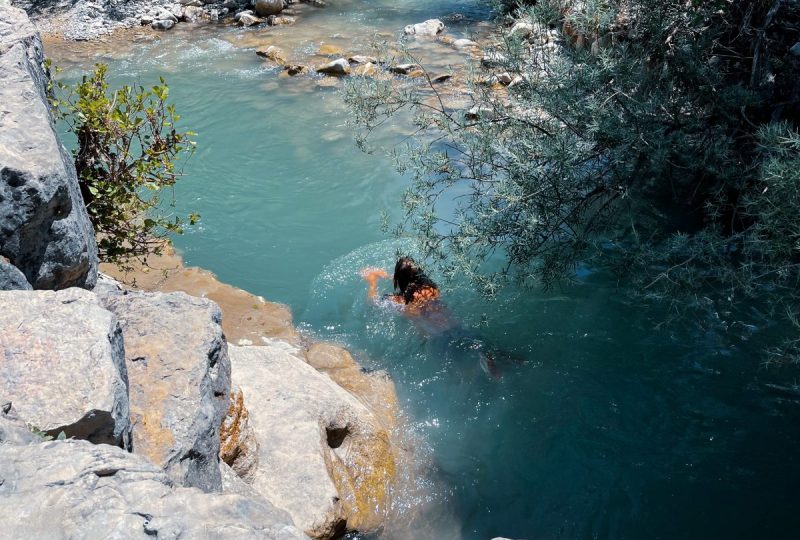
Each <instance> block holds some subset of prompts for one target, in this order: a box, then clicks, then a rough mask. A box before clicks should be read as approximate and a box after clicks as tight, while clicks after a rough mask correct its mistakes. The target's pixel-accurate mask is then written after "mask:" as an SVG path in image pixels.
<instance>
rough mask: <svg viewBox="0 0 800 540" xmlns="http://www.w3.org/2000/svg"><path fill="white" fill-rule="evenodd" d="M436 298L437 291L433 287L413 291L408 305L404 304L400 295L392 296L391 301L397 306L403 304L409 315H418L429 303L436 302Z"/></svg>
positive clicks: (437, 296) (437, 295)
mask: <svg viewBox="0 0 800 540" xmlns="http://www.w3.org/2000/svg"><path fill="white" fill-rule="evenodd" d="M438 298H439V289H436V288H435V287H422V288H421V289H420V290H418V291H415V292H414V297H413V299H412V300H411V302H409V303H408V304H406V301H405V299H404V298H403V297H402V295H399V294H396V295H392V300H394V301H395V302H397V303H398V304H405V306H406V312H407V313H408V314H409V315H416V314H418V313H420V312H421V311H422V310H423V308H425V306H426V305H427V304H428V303H429V302H432V301H433V300H437V299H438Z"/></svg>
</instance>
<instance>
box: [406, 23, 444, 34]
mask: <svg viewBox="0 0 800 540" xmlns="http://www.w3.org/2000/svg"><path fill="white" fill-rule="evenodd" d="M443 30H444V23H443V22H442V21H440V20H439V19H428V20H427V21H425V22H421V23H417V24H409V25H408V26H406V28H405V33H406V34H407V35H415V36H435V35H437V34H439V33H440V32H442V31H443Z"/></svg>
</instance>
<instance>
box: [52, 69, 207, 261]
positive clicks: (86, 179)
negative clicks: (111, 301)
mask: <svg viewBox="0 0 800 540" xmlns="http://www.w3.org/2000/svg"><path fill="white" fill-rule="evenodd" d="M106 74H107V66H105V65H104V64H97V65H96V66H95V69H94V71H93V72H92V73H91V74H89V75H87V76H84V77H83V79H82V81H81V82H80V83H77V84H76V85H74V86H67V85H63V84H58V83H56V84H55V85H54V87H53V88H52V92H51V94H52V97H51V103H52V106H53V109H54V111H55V113H56V116H57V117H58V118H59V119H61V120H63V121H64V122H65V124H66V125H67V126H68V130H69V131H70V132H72V133H74V134H75V136H76V137H77V147H76V148H75V150H74V152H73V154H74V156H75V168H76V169H77V172H78V182H79V185H80V189H81V194H82V195H83V200H84V202H85V204H86V209H87V210H88V213H89V218H90V219H91V222H92V225H94V228H95V232H96V234H97V238H98V248H99V251H100V258H101V260H102V261H104V262H111V263H122V264H123V265H124V264H125V261H127V260H130V259H131V258H139V259H143V258H144V257H146V256H147V255H148V254H151V253H160V250H161V248H162V247H163V246H164V245H165V243H166V242H168V238H169V235H170V234H173V233H181V232H182V227H183V225H184V223H185V222H186V221H188V222H189V223H194V222H195V221H196V220H197V218H198V216H197V215H195V214H190V215H189V216H187V218H186V219H182V218H181V217H179V216H177V215H174V214H170V213H169V209H170V208H174V206H175V200H174V193H173V192H172V187H173V186H174V185H175V182H176V181H177V179H178V178H179V176H180V174H181V173H180V169H179V165H181V164H182V163H183V161H184V159H185V158H187V157H188V156H190V155H191V154H192V153H193V152H194V142H192V141H191V140H190V137H191V136H192V135H193V133H191V132H183V133H182V132H179V131H177V130H176V128H175V124H176V122H177V121H178V120H179V119H180V117H179V116H178V115H177V114H176V112H175V107H174V105H172V104H168V103H167V98H168V96H169V88H168V87H167V85H166V83H165V82H164V80H163V79H161V81H160V84H158V85H156V86H153V87H152V88H150V89H145V88H144V87H141V86H139V87H131V86H122V87H121V88H118V89H115V90H112V89H111V88H109V84H108V81H107V79H106ZM165 190H167V192H168V193H169V195H170V199H169V201H168V202H167V203H166V206H165V203H164V201H162V195H163V193H164V192H165Z"/></svg>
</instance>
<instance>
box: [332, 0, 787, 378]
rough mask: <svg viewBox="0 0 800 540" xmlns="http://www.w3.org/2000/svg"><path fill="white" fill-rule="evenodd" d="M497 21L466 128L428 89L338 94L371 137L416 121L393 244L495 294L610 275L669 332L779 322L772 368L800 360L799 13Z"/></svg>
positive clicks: (591, 9)
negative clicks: (403, 113)
mask: <svg viewBox="0 0 800 540" xmlns="http://www.w3.org/2000/svg"><path fill="white" fill-rule="evenodd" d="M501 23H502V28H501V29H500V30H499V31H498V34H497V36H496V40H495V43H494V45H493V46H492V47H490V48H489V49H488V50H486V51H484V56H483V61H482V66H481V67H479V68H476V73H475V76H474V84H473V85H472V88H471V90H472V92H473V96H474V103H473V104H472V105H471V107H470V110H469V112H468V113H466V114H465V113H464V111H463V110H459V109H456V108H454V107H452V106H450V105H449V104H448V102H447V100H446V99H443V98H442V96H441V95H440V94H439V93H438V92H437V87H436V86H435V85H434V84H427V85H423V86H420V85H416V86H414V85H408V86H403V87H398V86H397V85H392V84H391V83H390V82H381V81H370V80H359V81H356V82H354V83H352V84H351V85H350V87H349V88H348V91H347V94H346V97H347V100H348V102H349V103H350V105H351V106H352V107H353V110H354V111H355V116H356V119H357V120H358V122H359V123H360V124H362V125H363V126H364V127H365V128H366V130H367V132H368V131H369V130H371V129H375V128H376V127H377V126H379V125H380V124H381V123H382V122H383V121H385V119H386V117H387V116H391V115H393V114H395V113H397V112H398V111H399V110H402V109H411V110H413V111H414V113H415V116H414V120H415V124H416V127H417V128H418V130H419V131H418V133H417V136H415V137H413V138H411V139H410V141H411V142H410V143H407V144H406V145H405V147H404V148H403V149H402V150H398V149H393V152H394V153H395V154H396V157H397V158H398V164H399V168H400V169H401V170H403V171H408V172H410V174H411V175H412V177H413V185H412V187H411V188H410V189H409V190H408V191H407V193H406V195H405V197H404V200H403V204H404V208H405V211H406V219H405V222H404V223H403V224H402V225H401V226H400V229H399V232H400V233H401V234H403V233H404V232H406V231H411V232H413V234H415V235H419V236H420V237H421V238H422V243H423V245H424V247H425V251H426V255H427V256H428V257H430V258H432V259H434V260H437V261H439V262H440V263H441V267H442V271H443V272H444V273H445V274H447V275H456V274H464V273H466V274H468V275H469V276H470V277H471V278H472V280H473V281H474V283H476V284H477V285H478V286H480V288H481V289H482V290H483V291H484V292H485V293H487V294H488V295H491V294H493V293H495V292H496V291H497V290H498V287H500V286H502V284H503V283H505V282H508V281H515V282H522V283H525V284H536V285H543V286H546V287H547V286H553V285H555V284H557V283H561V282H563V281H564V280H570V279H573V278H574V276H575V275H576V270H577V269H578V268H579V267H589V268H594V269H603V270H609V271H614V272H616V273H617V274H618V275H619V278H620V283H624V284H625V286H624V287H623V288H624V289H625V290H626V291H630V292H632V293H634V294H636V295H638V296H640V297H643V298H645V299H650V300H659V301H664V302H667V303H668V305H669V307H670V313H672V314H674V316H675V317H677V318H682V317H684V316H685V315H687V314H689V313H695V314H696V313H700V314H702V317H701V318H703V319H704V320H706V321H708V320H714V321H716V323H718V324H720V325H723V327H724V326H726V325H731V324H742V322H740V321H746V322H745V324H747V325H749V324H750V323H755V324H772V323H773V322H774V321H779V324H780V325H782V326H783V327H784V330H782V331H781V332H780V333H781V334H782V335H788V336H790V337H789V338H787V339H786V340H785V341H784V342H783V343H782V344H781V345H780V346H776V347H775V348H774V349H772V350H770V351H769V352H770V359H771V360H777V361H781V362H784V361H794V362H797V361H798V360H800V355H799V354H798V353H799V352H800V337H798V336H800V312H799V311H798V310H800V307H798V306H800V213H798V211H797V209H798V208H800V126H798V118H800V76H799V75H800V70H798V64H800V44H797V45H795V42H796V41H797V36H798V28H800V3H798V2H796V1H792V0H784V1H781V0H776V1H769V2H765V1H762V0H744V1H741V2H732V1H728V0H711V1H688V2H664V1H661V0H586V1H565V0H539V1H537V2H529V3H528V5H522V6H519V5H516V4H515V5H514V6H511V5H510V4H509V3H507V4H506V13H505V15H503V16H502V17H501ZM500 74H503V76H504V77H503V79H505V80H506V81H512V82H511V84H510V85H508V86H507V87H500V86H499V85H498V84H491V83H496V82H497V81H498V80H500V77H499V75H500ZM493 77H494V78H493ZM428 82H430V79H429V80H428ZM487 83H489V84H487ZM448 199H451V200H455V201H456V209H455V210H454V211H448V212H447V213H444V212H442V211H441V208H442V207H443V206H444V205H443V201H445V200H448ZM489 259H493V260H497V259H501V260H502V261H504V265H503V267H502V269H501V270H499V271H487V270H486V268H487V267H486V265H485V264H484V263H485V262H486V261H487V260H489ZM786 329H788V331H787V330H786Z"/></svg>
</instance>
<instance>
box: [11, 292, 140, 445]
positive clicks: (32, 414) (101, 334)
mask: <svg viewBox="0 0 800 540" xmlns="http://www.w3.org/2000/svg"><path fill="white" fill-rule="evenodd" d="M0 362H2V364H0V365H2V369H0V397H2V398H3V399H4V400H6V401H10V402H11V403H12V404H13V405H14V408H15V409H16V411H17V413H18V414H19V416H20V418H22V420H24V421H25V422H27V423H28V424H30V425H31V426H32V427H34V428H35V429H37V430H39V431H42V432H44V433H46V434H49V435H52V436H57V435H58V434H59V433H60V432H61V431H63V432H64V433H65V434H66V435H67V436H68V437H75V438H78V439H86V440H89V441H91V442H94V443H108V444H115V445H117V444H123V445H125V444H127V439H128V433H129V431H130V421H129V411H128V376H127V371H126V366H125V357H124V351H123V342H122V332H121V331H120V328H119V325H118V324H117V318H116V317H115V316H114V315H113V314H111V313H110V312H108V311H107V310H106V309H104V308H103V307H102V306H100V304H99V302H98V299H97V297H96V296H95V295H94V294H92V293H90V292H88V291H85V290H83V289H74V288H73V289H66V290H63V291H57V292H56V291H5V292H0Z"/></svg>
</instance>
